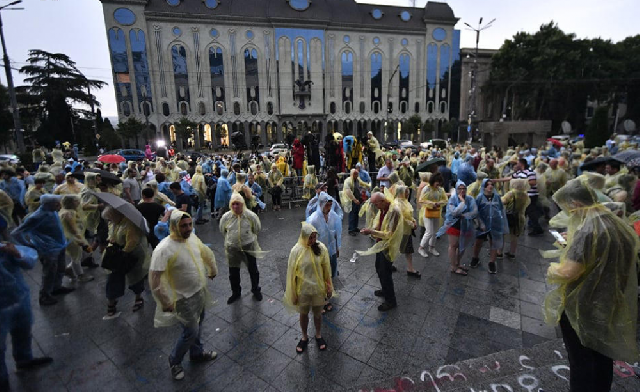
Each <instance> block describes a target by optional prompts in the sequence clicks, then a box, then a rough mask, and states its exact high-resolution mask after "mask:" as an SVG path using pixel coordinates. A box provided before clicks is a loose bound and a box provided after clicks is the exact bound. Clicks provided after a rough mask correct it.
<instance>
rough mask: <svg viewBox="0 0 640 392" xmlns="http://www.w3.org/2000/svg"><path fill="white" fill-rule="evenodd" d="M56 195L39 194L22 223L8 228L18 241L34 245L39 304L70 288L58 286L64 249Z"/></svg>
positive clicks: (53, 299) (68, 290) (49, 303)
mask: <svg viewBox="0 0 640 392" xmlns="http://www.w3.org/2000/svg"><path fill="white" fill-rule="evenodd" d="M60 198H61V197H60V196H58V195H42V196H41V197H40V207H39V208H38V209H37V210H36V212H34V213H33V214H31V215H29V216H28V217H27V218H26V219H25V220H24V222H22V224H21V225H20V226H19V227H18V228H16V229H15V230H14V231H13V232H11V235H12V237H13V238H14V239H15V240H16V242H17V243H18V244H21V245H25V246H29V247H31V248H34V249H35V250H36V251H37V252H38V255H39V256H40V262H41V263H42V287H41V288H40V305H43V306H46V305H53V304H55V303H57V302H58V300H56V299H55V298H54V297H53V296H54V295H63V294H68V293H70V292H72V291H74V289H73V288H70V287H64V286H62V278H63V276H64V269H65V249H66V248H67V239H66V238H65V235H64V230H63V229H62V223H61V222H60V217H58V211H60V208H61V205H60Z"/></svg>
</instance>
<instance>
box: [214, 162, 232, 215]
mask: <svg viewBox="0 0 640 392" xmlns="http://www.w3.org/2000/svg"><path fill="white" fill-rule="evenodd" d="M228 175H229V172H228V171H226V170H222V171H221V172H220V178H219V179H218V185H217V186H216V197H215V199H214V207H215V208H224V207H227V206H228V205H229V200H231V193H232V190H231V184H230V183H229V180H227V176H228Z"/></svg>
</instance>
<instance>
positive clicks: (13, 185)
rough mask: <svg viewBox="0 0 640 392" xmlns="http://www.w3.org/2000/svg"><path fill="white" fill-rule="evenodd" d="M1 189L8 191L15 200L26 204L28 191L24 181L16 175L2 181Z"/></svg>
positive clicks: (0, 182) (0, 183)
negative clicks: (25, 197) (25, 198)
mask: <svg viewBox="0 0 640 392" xmlns="http://www.w3.org/2000/svg"><path fill="white" fill-rule="evenodd" d="M0 189H2V190H3V191H5V192H7V195H9V197H10V198H11V200H13V202H14V203H15V202H19V203H20V204H22V205H24V195H25V193H26V192H27V190H26V189H25V186H24V181H22V180H19V179H17V178H15V177H10V178H9V180H8V181H6V180H2V181H0Z"/></svg>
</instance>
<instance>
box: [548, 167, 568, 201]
mask: <svg viewBox="0 0 640 392" xmlns="http://www.w3.org/2000/svg"><path fill="white" fill-rule="evenodd" d="M544 180H545V182H546V185H547V186H546V188H547V189H546V191H547V196H551V195H553V194H554V193H556V192H557V191H558V189H560V188H562V187H563V186H564V184H566V183H567V181H569V175H568V174H567V172H566V171H564V170H563V169H560V168H559V167H558V168H556V169H552V168H551V167H550V168H548V169H547V171H546V172H545V173H544Z"/></svg>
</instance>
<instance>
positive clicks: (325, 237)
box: [307, 192, 342, 256]
mask: <svg viewBox="0 0 640 392" xmlns="http://www.w3.org/2000/svg"><path fill="white" fill-rule="evenodd" d="M329 201H331V202H332V203H335V201H333V200H330V196H329V195H328V194H326V193H325V192H320V195H319V196H318V208H317V209H316V211H315V212H314V213H313V214H311V216H309V217H308V218H307V223H310V224H312V225H313V227H315V228H316V230H317V231H318V241H320V242H322V243H323V244H325V246H326V247H327V249H329V256H333V255H335V254H336V253H337V252H338V250H339V249H340V246H341V245H342V219H340V217H339V216H338V214H336V213H335V212H334V211H333V207H332V208H331V211H329V215H328V221H327V220H325V218H324V214H323V213H322V209H323V208H324V206H325V205H326V204H327V203H328V202H329Z"/></svg>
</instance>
